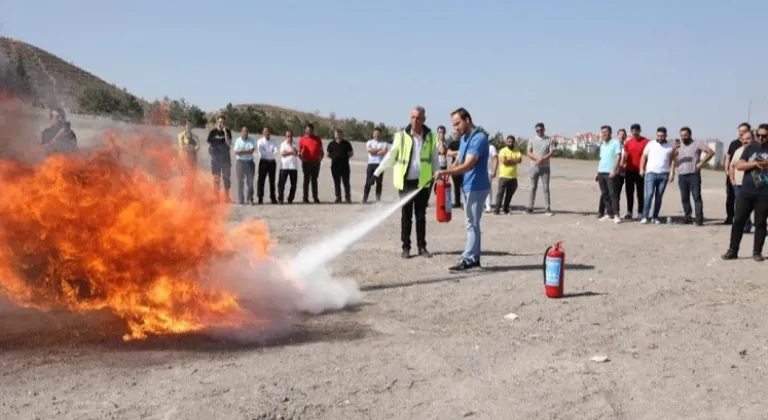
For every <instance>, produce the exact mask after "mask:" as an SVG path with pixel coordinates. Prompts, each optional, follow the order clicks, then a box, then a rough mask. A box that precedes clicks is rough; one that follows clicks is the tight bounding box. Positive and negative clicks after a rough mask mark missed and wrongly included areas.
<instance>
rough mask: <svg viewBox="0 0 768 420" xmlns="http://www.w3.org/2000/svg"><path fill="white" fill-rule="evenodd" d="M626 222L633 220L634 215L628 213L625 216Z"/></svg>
mask: <svg viewBox="0 0 768 420" xmlns="http://www.w3.org/2000/svg"><path fill="white" fill-rule="evenodd" d="M624 220H632V213H627V214H625V215H624Z"/></svg>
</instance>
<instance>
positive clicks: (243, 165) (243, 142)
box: [233, 127, 256, 205]
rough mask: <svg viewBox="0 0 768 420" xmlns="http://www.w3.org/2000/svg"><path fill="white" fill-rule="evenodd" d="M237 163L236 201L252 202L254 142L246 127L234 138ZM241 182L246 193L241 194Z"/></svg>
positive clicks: (242, 202)
mask: <svg viewBox="0 0 768 420" xmlns="http://www.w3.org/2000/svg"><path fill="white" fill-rule="evenodd" d="M233 149H234V152H235V156H236V158H237V159H236V162H237V165H236V166H235V176H236V178H237V203H238V204H241V205H242V204H245V203H246V202H247V203H248V204H253V175H254V172H256V164H255V163H254V162H253V152H254V151H256V142H255V141H254V140H253V138H252V137H250V136H249V135H248V127H243V128H242V129H241V130H240V137H238V138H237V140H235V144H234V146H233ZM243 182H245V184H246V187H247V190H248V192H247V195H244V194H243Z"/></svg>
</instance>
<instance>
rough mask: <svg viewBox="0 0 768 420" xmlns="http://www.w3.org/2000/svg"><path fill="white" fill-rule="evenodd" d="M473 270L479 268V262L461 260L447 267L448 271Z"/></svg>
mask: <svg viewBox="0 0 768 420" xmlns="http://www.w3.org/2000/svg"><path fill="white" fill-rule="evenodd" d="M473 268H480V262H479V261H478V262H469V261H466V260H464V259H461V260H459V262H458V263H456V265H454V266H451V267H449V268H448V271H454V272H455V271H467V270H471V269H473Z"/></svg>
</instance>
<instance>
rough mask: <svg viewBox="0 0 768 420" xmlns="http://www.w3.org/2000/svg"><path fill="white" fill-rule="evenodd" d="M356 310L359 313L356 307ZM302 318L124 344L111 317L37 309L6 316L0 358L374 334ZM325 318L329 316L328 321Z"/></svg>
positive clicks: (240, 347) (336, 320)
mask: <svg viewBox="0 0 768 420" xmlns="http://www.w3.org/2000/svg"><path fill="white" fill-rule="evenodd" d="M351 310H359V308H358V309H354V308H353V309H351ZM332 315H333V314H330V316H328V317H327V319H321V318H320V317H315V316H309V315H299V316H296V317H295V318H294V319H291V320H287V321H286V320H281V321H280V322H281V324H284V325H281V326H279V327H275V326H272V328H262V327H257V328H243V329H229V330H216V331H205V332H198V333H189V334H178V335H166V336H150V337H148V338H147V339H144V340H132V341H124V340H123V339H122V337H123V335H124V334H125V333H126V332H127V331H128V328H127V324H126V323H125V321H123V320H121V319H117V318H116V317H114V316H113V315H112V314H110V313H92V314H85V315H78V314H70V313H44V312H40V311H35V310H23V311H15V312H13V313H0V354H1V353H2V352H6V351H8V352H10V351H25V350H35V349H67V350H72V349H76V348H81V349H88V348H98V349H101V350H114V351H121V352H124V351H193V352H194V351H196V352H218V351H222V350H226V351H247V350H254V349H259V348H269V347H282V346H292V345H301V344H308V343H317V342H344V341H354V340H359V339H362V338H364V337H366V336H368V335H370V334H372V333H373V331H372V330H371V329H370V328H369V327H367V326H365V325H363V324H360V323H357V322H354V321H352V320H350V319H342V318H343V315H339V314H337V315H336V316H335V317H334V316H332ZM323 318H325V317H323Z"/></svg>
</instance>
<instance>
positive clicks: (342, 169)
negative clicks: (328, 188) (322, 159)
mask: <svg viewBox="0 0 768 420" xmlns="http://www.w3.org/2000/svg"><path fill="white" fill-rule="evenodd" d="M349 172H350V170H349V165H347V166H341V165H339V166H333V165H331V177H333V192H334V194H336V201H340V200H341V186H342V184H343V185H344V198H345V199H346V200H347V201H352V193H351V192H350V187H349Z"/></svg>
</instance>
